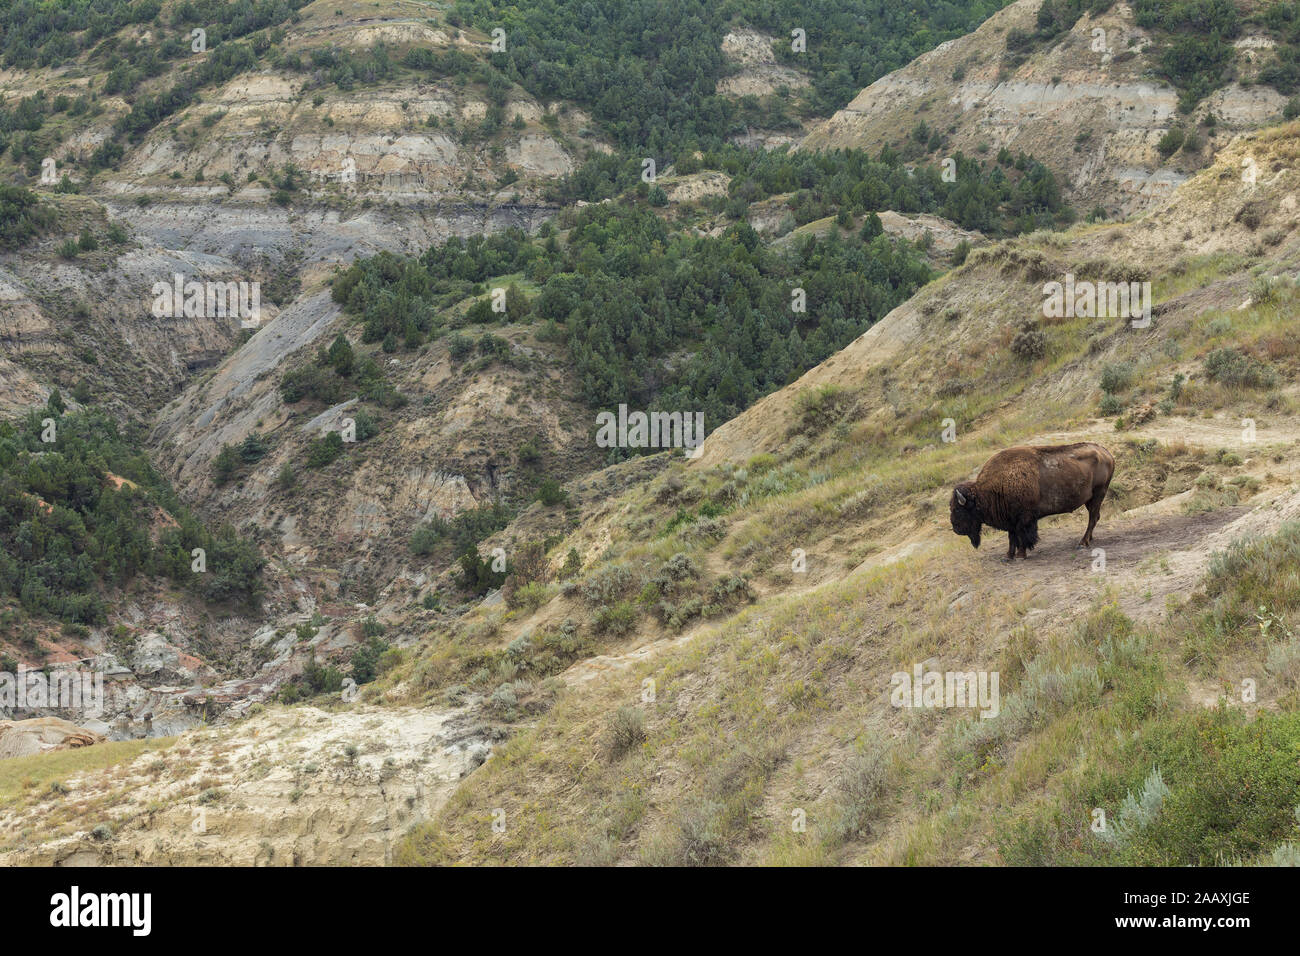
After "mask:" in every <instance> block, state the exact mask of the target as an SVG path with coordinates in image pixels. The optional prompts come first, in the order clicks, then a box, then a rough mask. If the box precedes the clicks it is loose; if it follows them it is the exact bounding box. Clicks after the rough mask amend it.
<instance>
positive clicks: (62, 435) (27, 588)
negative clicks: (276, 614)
mask: <svg viewBox="0 0 1300 956" xmlns="http://www.w3.org/2000/svg"><path fill="white" fill-rule="evenodd" d="M128 431H130V432H134V433H135V434H134V437H133V438H129V437H127V436H125V435H123V433H122V431H120V430H119V428H118V426H117V425H116V424H115V423H114V422H112V421H111V420H110V419H108V418H107V417H105V416H104V415H102V414H100V413H97V412H95V411H93V410H88V411H80V412H69V411H67V410H66V406H65V404H64V401H63V399H62V398H61V397H60V396H59V393H58V392H57V391H56V392H55V393H54V394H53V395H52V396H51V398H50V402H49V404H48V406H47V407H46V408H45V409H44V410H39V411H38V410H33V411H32V412H30V413H29V414H28V416H27V417H26V418H25V419H23V420H21V421H19V422H16V423H10V422H0V546H2V547H0V598H16V599H17V600H18V601H19V602H20V603H21V605H22V607H23V608H24V609H25V610H26V611H28V612H29V613H31V614H48V615H52V616H54V617H56V618H59V619H61V620H63V621H67V622H71V623H75V624H103V623H105V622H106V621H107V619H108V612H109V611H110V610H111V608H112V604H111V602H110V598H112V597H113V596H114V595H115V594H120V590H121V589H122V588H124V587H126V586H128V585H130V584H131V583H132V581H133V580H135V579H136V578H137V577H141V576H146V577H147V576H154V577H166V578H170V579H171V580H172V581H174V582H175V583H177V584H178V585H181V586H182V587H184V588H187V589H189V590H191V591H193V592H194V593H195V594H196V595H197V596H199V597H201V598H202V599H203V600H205V601H211V602H217V603H219V602H249V601H255V600H256V599H257V597H258V595H259V594H260V592H261V590H262V584H261V580H260V572H261V568H262V564H263V560H262V558H261V556H260V555H259V554H258V552H257V549H256V548H255V547H254V546H252V545H251V544H249V543H248V542H246V541H244V540H241V539H240V538H239V537H238V536H236V535H234V534H233V533H231V532H229V531H223V532H219V533H216V534H214V533H212V532H211V531H209V530H208V529H207V528H205V527H204V526H203V524H202V523H201V522H200V521H199V520H198V519H196V518H195V517H194V516H193V515H192V514H191V513H190V512H189V510H188V509H187V508H185V507H184V506H183V505H182V504H181V503H180V502H179V501H177V500H176V498H175V496H174V495H173V494H172V492H171V490H170V489H169V488H168V487H167V485H166V482H164V481H163V480H162V479H161V478H160V477H159V475H158V472H157V471H156V470H155V469H154V467H153V466H152V465H151V464H150V463H149V460H148V458H147V457H146V456H145V455H144V454H143V453H142V452H141V451H140V444H141V436H140V434H139V429H138V428H130V429H128ZM194 549H201V550H202V552H203V556H202V561H201V568H196V566H195V561H196V553H195V550H194ZM10 623H11V622H10Z"/></svg>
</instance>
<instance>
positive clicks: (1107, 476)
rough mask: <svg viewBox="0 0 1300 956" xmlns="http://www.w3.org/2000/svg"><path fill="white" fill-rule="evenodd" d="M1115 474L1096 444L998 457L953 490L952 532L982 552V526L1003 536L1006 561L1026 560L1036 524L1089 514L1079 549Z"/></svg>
mask: <svg viewBox="0 0 1300 956" xmlns="http://www.w3.org/2000/svg"><path fill="white" fill-rule="evenodd" d="M1114 474H1115V459H1114V457H1113V456H1112V455H1111V453H1110V452H1108V451H1107V450H1106V449H1105V448H1103V447H1102V446H1101V445H1098V444H1097V443H1096V442H1076V443H1075V444H1073V445H1018V446H1017V447H1015V448H1008V449H1007V450H1006V451H1000V452H998V453H997V454H996V455H994V456H993V457H992V458H990V459H989V460H988V461H987V462H985V463H984V467H983V468H981V469H980V471H979V474H978V475H977V476H976V477H975V480H974V481H963V482H962V483H961V484H959V485H957V487H956V488H954V489H953V493H952V498H951V500H950V502H949V512H950V515H951V519H952V530H953V531H954V532H955V533H957V534H960V535H965V536H967V537H969V538H970V540H971V544H973V545H974V546H975V547H977V548H978V547H979V546H980V529H981V528H982V526H983V525H988V526H989V527H991V528H997V529H998V530H999V531H1005V532H1007V560H1008V561H1010V560H1013V559H1014V558H1015V557H1016V555H1017V554H1019V555H1020V557H1022V558H1025V557H1028V552H1029V551H1031V550H1032V549H1033V547H1034V546H1035V545H1036V544H1038V519H1039V518H1045V517H1047V516H1048V515H1059V514H1068V513H1070V512H1071V511H1075V510H1077V509H1078V508H1080V507H1083V506H1085V505H1086V506H1087V508H1088V530H1087V531H1085V532H1084V533H1083V539H1082V540H1081V541H1080V542H1079V547H1081V548H1086V547H1088V546H1089V545H1091V544H1092V531H1093V529H1094V528H1095V527H1096V526H1097V519H1098V518H1099V517H1101V503H1102V501H1103V500H1105V498H1106V491H1107V490H1108V489H1109V488H1110V480H1111V478H1112V477H1113V476H1114Z"/></svg>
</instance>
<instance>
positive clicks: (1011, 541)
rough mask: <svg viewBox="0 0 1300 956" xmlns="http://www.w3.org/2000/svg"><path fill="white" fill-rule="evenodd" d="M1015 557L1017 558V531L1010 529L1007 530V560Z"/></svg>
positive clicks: (1012, 559)
mask: <svg viewBox="0 0 1300 956" xmlns="http://www.w3.org/2000/svg"><path fill="white" fill-rule="evenodd" d="M1015 559H1016V533H1015V532H1014V531H1008V532H1007V560H1008V561H1014V560H1015Z"/></svg>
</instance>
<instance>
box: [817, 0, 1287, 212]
mask: <svg viewBox="0 0 1300 956" xmlns="http://www.w3.org/2000/svg"><path fill="white" fill-rule="evenodd" d="M1039 6H1040V3H1039V0H1018V2H1017V3H1014V4H1012V5H1011V6H1009V7H1007V8H1006V9H1005V10H1003V11H1001V12H1000V13H998V14H995V15H994V16H992V17H990V18H989V19H988V21H986V22H985V23H984V24H983V25H982V26H980V28H979V29H977V30H976V31H975V32H973V33H971V34H969V35H967V36H965V37H961V38H959V39H956V40H950V41H949V42H947V43H944V44H942V45H941V46H939V47H937V48H935V49H934V50H932V51H930V52H929V53H926V54H924V55H922V56H920V57H918V58H917V59H916V60H915V61H913V62H912V63H910V64H908V65H907V66H906V67H904V68H903V69H901V70H897V71H895V72H893V73H891V74H889V75H888V76H884V77H882V78H881V79H879V80H877V81H876V82H875V83H873V84H872V85H871V86H869V87H867V88H866V89H865V90H863V91H862V92H861V93H860V94H859V95H858V96H857V97H856V98H855V99H854V100H853V102H851V103H850V104H849V105H848V106H846V107H845V108H844V109H843V110H840V111H839V112H838V113H836V114H835V115H834V116H832V117H831V118H830V119H828V120H826V121H825V122H824V123H822V124H821V125H819V126H817V127H815V128H814V129H813V130H812V132H810V133H809V134H808V136H807V137H805V138H804V140H803V141H802V142H801V143H800V144H799V147H798V148H800V149H837V148H846V147H860V148H865V149H869V150H872V151H875V150H878V149H880V148H881V147H882V146H884V145H887V144H890V145H898V144H899V143H900V142H901V141H902V140H903V139H904V138H905V137H906V136H907V135H908V133H909V132H910V131H911V130H912V129H913V127H915V126H916V124H917V123H918V122H920V121H924V122H925V123H926V124H927V125H928V126H929V127H930V128H932V129H934V130H937V131H939V132H941V133H944V132H946V133H947V134H948V140H949V142H948V145H947V146H945V147H944V151H945V152H946V153H949V154H951V153H953V152H956V151H958V150H961V151H962V152H964V153H965V154H966V155H968V156H980V155H987V156H988V157H990V158H991V156H992V155H994V154H996V153H997V151H998V150H999V149H1001V148H1002V147H1007V148H1008V149H1010V150H1011V151H1013V152H1020V151H1023V152H1025V153H1028V154H1030V155H1032V156H1033V157H1035V158H1036V159H1039V160H1041V161H1043V162H1044V163H1046V164H1047V165H1048V166H1049V167H1050V168H1051V169H1052V170H1053V171H1054V172H1056V174H1057V176H1058V178H1059V179H1060V180H1061V184H1062V186H1063V187H1064V188H1065V190H1066V192H1067V196H1068V198H1069V200H1070V202H1072V203H1073V204H1074V205H1075V206H1076V207H1077V208H1079V209H1080V210H1081V211H1085V212H1086V211H1087V210H1088V209H1090V208H1092V207H1093V206H1095V205H1101V206H1102V207H1103V208H1104V209H1106V211H1107V213H1108V214H1109V215H1111V216H1114V217H1125V216H1131V215H1133V214H1136V213H1139V212H1142V211H1144V210H1146V209H1149V208H1151V207H1152V206H1153V205H1155V204H1157V203H1158V202H1160V201H1161V200H1163V199H1164V198H1166V197H1167V196H1168V195H1169V193H1170V191H1171V190H1172V189H1173V188H1174V187H1176V186H1177V185H1178V184H1179V183H1182V182H1183V181H1185V180H1186V179H1187V178H1188V177H1189V176H1190V175H1191V174H1192V173H1194V172H1195V171H1196V170H1197V169H1200V168H1202V167H1203V166H1204V165H1206V164H1207V163H1209V162H1210V161H1211V160H1212V159H1213V157H1214V155H1215V154H1216V153H1217V152H1218V150H1219V149H1221V148H1222V147H1223V146H1224V145H1226V144H1227V143H1229V142H1231V141H1232V140H1233V139H1234V138H1235V137H1236V136H1237V135H1238V134H1240V133H1243V132H1246V131H1249V130H1254V129H1258V128H1260V127H1261V126H1264V125H1267V124H1269V123H1273V122H1277V121H1278V119H1280V118H1281V114H1282V108H1283V106H1284V105H1285V98H1284V97H1283V96H1282V95H1281V94H1279V93H1277V92H1276V91H1274V90H1272V89H1270V88H1267V87H1262V86H1259V87H1257V86H1243V85H1242V84H1241V83H1239V82H1238V83H1233V84H1231V85H1229V86H1227V87H1226V88H1224V89H1222V90H1219V91H1218V92H1216V93H1214V94H1213V95H1211V96H1209V97H1207V98H1206V99H1205V100H1203V101H1202V102H1201V103H1200V104H1199V105H1198V106H1197V107H1196V109H1195V111H1194V113H1193V114H1192V115H1191V116H1190V117H1184V116H1180V115H1179V113H1178V94H1177V91H1176V90H1175V89H1174V88H1173V87H1171V86H1169V85H1168V84H1167V83H1164V82H1162V81H1160V80H1158V79H1154V78H1153V67H1154V62H1153V59H1152V56H1151V55H1150V52H1151V47H1152V38H1151V36H1149V35H1148V33H1147V32H1146V31H1144V30H1142V29H1141V28H1139V27H1138V26H1137V24H1136V23H1135V22H1134V17H1133V11H1132V8H1131V7H1130V6H1129V5H1128V4H1125V3H1116V4H1115V5H1114V7H1113V8H1112V9H1111V10H1110V11H1108V12H1106V13H1104V14H1101V15H1099V16H1095V17H1094V16H1089V15H1087V14H1085V15H1084V16H1083V17H1082V18H1080V20H1079V21H1078V23H1076V24H1075V26H1074V27H1073V29H1071V30H1070V31H1068V32H1067V33H1066V34H1065V35H1063V36H1062V37H1060V38H1058V39H1057V40H1055V41H1053V42H1052V43H1050V44H1048V45H1047V46H1046V47H1045V48H1044V49H1041V50H1038V51H1036V52H1034V53H1033V54H1032V55H1030V56H1029V58H1028V59H1027V60H1026V61H1025V62H1024V63H1022V64H1020V65H1019V66H1016V67H1012V66H1010V65H1009V63H1008V61H1009V59H1010V57H1009V55H1008V53H1007V49H1006V40H1007V34H1008V33H1009V32H1010V31H1011V30H1016V29H1018V30H1023V31H1027V32H1032V31H1033V29H1034V27H1035V21H1036V17H1037V13H1038V8H1039ZM1270 46H1271V41H1270V40H1268V39H1267V38H1266V37H1259V36H1253V35H1245V36H1243V37H1242V38H1240V39H1239V40H1238V41H1237V47H1238V64H1237V68H1238V71H1239V73H1240V74H1241V79H1243V80H1249V79H1250V78H1251V77H1252V76H1253V75H1254V74H1255V73H1256V72H1257V70H1258V66H1259V62H1260V60H1261V59H1262V57H1263V55H1264V54H1265V53H1266V52H1267V50H1268V48H1269V47H1270ZM1211 113H1212V114H1213V115H1214V116H1215V117H1216V120H1217V122H1216V125H1215V126H1214V128H1213V130H1212V131H1210V133H1209V135H1208V136H1207V137H1206V142H1205V144H1204V146H1203V147H1202V149H1201V150H1199V151H1198V152H1195V153H1193V154H1191V155H1188V154H1186V152H1183V153H1179V154H1178V155H1177V156H1175V157H1173V158H1172V159H1170V160H1167V161H1166V160H1163V159H1162V158H1161V156H1160V153H1159V152H1158V151H1157V149H1156V146H1157V144H1158V143H1159V141H1160V138H1161V137H1162V136H1163V135H1164V134H1165V133H1166V132H1167V131H1168V130H1169V128H1170V127H1171V126H1173V125H1175V124H1177V123H1191V122H1195V121H1198V120H1201V119H1203V118H1204V117H1205V116H1207V115H1208V114H1211Z"/></svg>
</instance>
